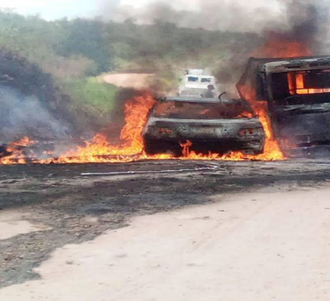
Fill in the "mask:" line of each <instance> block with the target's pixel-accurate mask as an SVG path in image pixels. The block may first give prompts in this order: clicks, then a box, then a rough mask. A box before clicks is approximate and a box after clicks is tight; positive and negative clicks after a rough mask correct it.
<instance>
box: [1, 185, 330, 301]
mask: <svg viewBox="0 0 330 301" xmlns="http://www.w3.org/2000/svg"><path fill="white" fill-rule="evenodd" d="M329 194H330V189H322V190H318V191H313V190H312V191H310V190H305V191H303V192H290V193H287V192H285V193H283V192H282V193H253V194H244V195H237V196H234V197H229V198H226V199H225V200H224V199H223V198H222V197H217V196H213V197H212V199H213V200H214V201H216V202H219V203H216V204H212V205H205V206H199V207H191V208H189V209H185V210H179V211H175V212H171V213H165V214H158V215H154V216H146V217H141V218H136V219H134V221H133V222H132V224H131V225H130V226H129V227H127V228H123V229H120V230H117V231H110V232H107V233H106V234H104V235H102V236H101V237H99V238H97V239H95V240H94V241H92V242H87V243H84V244H81V245H68V246H65V247H63V248H61V249H59V250H57V251H56V252H55V253H54V254H53V255H52V258H51V259H50V260H48V261H47V262H45V263H44V264H43V265H42V266H41V267H40V268H38V269H37V271H38V272H39V273H40V275H41V279H40V280H38V281H32V282H27V283H25V284H22V285H19V286H12V287H9V288H7V289H3V290H1V291H0V298H1V299H3V300H11V301H16V300H17V301H18V300H22V301H28V300H31V301H33V300H34V301H35V300H63V301H64V300H71V301H74V300H77V301H78V300H85V301H94V300H96V299H97V300H107V301H110V300H113V301H116V300H127V301H131V300H137V301H139V300H141V301H145V300H164V301H165V300H177V301H179V300H182V301H183V300H187V299H189V300H196V301H199V300H237V301H238V300H306V301H310V300H327V298H328V297H329V295H328V293H329V291H330V272H329V271H330V255H329V254H330V235H329V228H330V208H329V207H330V202H329V197H328V195H329Z"/></svg>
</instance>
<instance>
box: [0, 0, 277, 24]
mask: <svg viewBox="0 0 330 301" xmlns="http://www.w3.org/2000/svg"><path fill="white" fill-rule="evenodd" d="M200 1H201V0H175V2H172V3H173V5H175V7H176V8H177V9H192V10H194V9H197V8H198V3H199V2H200ZM215 1H217V2H218V3H219V2H232V0H215ZM152 2H157V1H156V0H0V8H11V9H14V10H15V11H16V12H18V13H21V14H25V15H34V14H40V15H41V17H43V18H45V19H48V20H53V19H58V18H63V17H69V18H72V17H78V16H79V17H87V16H89V17H91V16H96V15H98V14H100V9H101V7H102V5H104V4H105V3H106V4H107V7H108V8H109V7H111V6H113V7H114V8H115V7H117V6H118V5H132V6H134V7H138V8H139V7H143V6H147V5H148V4H150V3H152ZM158 2H166V3H171V1H168V0H158ZM246 2H247V1H246V0H235V2H234V3H235V5H236V4H237V6H240V5H244V4H245V5H246ZM265 2H266V3H265ZM276 2H277V1H276V0H268V1H264V0H249V1H248V3H249V7H251V8H253V7H257V6H263V7H268V8H269V7H273V8H276ZM232 3H233V2H232Z"/></svg>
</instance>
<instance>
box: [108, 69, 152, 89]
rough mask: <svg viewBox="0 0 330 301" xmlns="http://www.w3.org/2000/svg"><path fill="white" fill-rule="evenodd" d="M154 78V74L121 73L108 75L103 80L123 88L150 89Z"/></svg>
mask: <svg viewBox="0 0 330 301" xmlns="http://www.w3.org/2000/svg"><path fill="white" fill-rule="evenodd" d="M153 77H154V74H140V73H119V74H111V73H109V74H106V75H103V76H102V79H103V80H104V81H105V82H106V83H108V84H112V85H115V86H117V87H121V88H133V89H137V90H140V89H146V88H148V87H149V85H150V83H149V81H150V80H151V79H152V78H153Z"/></svg>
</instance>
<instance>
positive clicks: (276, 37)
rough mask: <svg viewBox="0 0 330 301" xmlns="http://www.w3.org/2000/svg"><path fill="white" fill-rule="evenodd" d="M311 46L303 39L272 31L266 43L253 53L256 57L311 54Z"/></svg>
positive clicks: (287, 56) (290, 56)
mask: <svg viewBox="0 0 330 301" xmlns="http://www.w3.org/2000/svg"><path fill="white" fill-rule="evenodd" d="M311 55H312V51H311V50H310V47H309V46H308V45H307V44H306V43H304V42H301V41H297V40H294V39H292V37H291V36H287V35H285V34H279V33H274V32H270V33H268V40H267V43H266V44H265V45H263V46H262V47H260V48H259V49H258V50H257V51H255V52H254V53H253V56H255V57H267V58H293V57H301V56H311Z"/></svg>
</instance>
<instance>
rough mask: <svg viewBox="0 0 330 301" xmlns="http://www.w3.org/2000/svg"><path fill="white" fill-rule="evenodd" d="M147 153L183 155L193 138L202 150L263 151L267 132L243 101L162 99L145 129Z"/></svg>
mask: <svg viewBox="0 0 330 301" xmlns="http://www.w3.org/2000/svg"><path fill="white" fill-rule="evenodd" d="M143 139H144V146H145V152H146V153H147V154H149V155H153V154H157V153H167V152H168V151H171V152H174V153H175V154H177V155H180V154H181V152H182V148H181V146H180V145H182V144H183V143H185V142H187V141H190V142H191V143H192V149H193V150H196V151H200V152H202V153H203V152H210V151H212V152H217V153H226V152H229V151H243V152H245V153H247V154H260V153H262V152H263V148H264V141H265V133H264V130H263V127H262V124H261V123H260V121H259V119H258V118H257V117H256V116H255V115H254V113H253V112H252V110H251V108H250V107H249V105H248V104H247V103H246V102H244V101H241V100H224V99H210V98H197V97H196V98H194V97H172V98H163V99H160V100H159V101H158V102H157V104H156V105H155V106H154V107H153V109H152V110H151V111H150V113H149V119H148V122H147V124H146V126H145V128H144V131H143Z"/></svg>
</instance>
